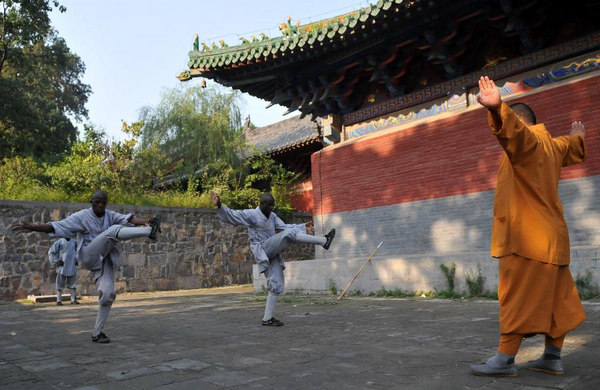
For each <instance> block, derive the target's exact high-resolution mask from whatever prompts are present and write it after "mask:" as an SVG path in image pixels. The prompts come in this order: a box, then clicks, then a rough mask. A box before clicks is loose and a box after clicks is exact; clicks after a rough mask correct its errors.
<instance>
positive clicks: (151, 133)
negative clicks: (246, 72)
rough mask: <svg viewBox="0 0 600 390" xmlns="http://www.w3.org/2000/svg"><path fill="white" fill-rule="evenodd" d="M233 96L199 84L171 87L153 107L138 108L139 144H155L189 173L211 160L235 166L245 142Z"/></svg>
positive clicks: (204, 165) (240, 160) (207, 164)
mask: <svg viewBox="0 0 600 390" xmlns="http://www.w3.org/2000/svg"><path fill="white" fill-rule="evenodd" d="M238 100H239V95H238V94H237V93H235V92H232V93H225V92H222V91H221V90H217V89H203V88H200V87H191V88H173V89H170V90H167V91H165V92H164V93H163V94H162V98H161V101H160V103H159V104H158V105H157V106H156V107H148V106H147V107H143V108H142V110H141V114H140V118H139V119H140V121H142V122H144V127H143V128H142V139H141V148H142V150H144V149H147V148H149V147H150V146H151V145H158V147H159V148H160V149H161V150H162V151H163V153H164V154H165V155H167V156H168V157H169V158H170V159H171V165H172V166H173V167H177V170H176V173H177V174H180V175H182V174H183V175H187V176H191V175H193V174H194V173H195V172H197V171H198V170H202V169H204V168H205V167H206V166H209V165H211V164H225V165H226V166H229V167H233V168H234V169H238V168H239V167H241V165H242V160H243V153H242V152H243V150H244V145H245V142H244V140H243V138H242V133H241V127H242V126H241V113H240V108H239V102H238Z"/></svg>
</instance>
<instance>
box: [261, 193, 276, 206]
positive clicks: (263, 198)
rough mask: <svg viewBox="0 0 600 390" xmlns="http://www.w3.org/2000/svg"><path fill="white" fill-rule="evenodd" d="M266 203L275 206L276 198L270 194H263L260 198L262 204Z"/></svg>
mask: <svg viewBox="0 0 600 390" xmlns="http://www.w3.org/2000/svg"><path fill="white" fill-rule="evenodd" d="M265 203H271V204H275V198H273V195H271V194H269V193H267V194H262V195H261V196H260V204H265Z"/></svg>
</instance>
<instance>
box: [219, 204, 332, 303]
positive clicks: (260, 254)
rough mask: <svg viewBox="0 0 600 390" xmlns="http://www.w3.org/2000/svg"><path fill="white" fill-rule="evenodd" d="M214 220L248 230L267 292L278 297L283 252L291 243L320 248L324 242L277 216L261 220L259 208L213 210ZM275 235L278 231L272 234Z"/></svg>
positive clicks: (281, 284) (280, 284) (282, 268)
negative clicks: (265, 280) (263, 275)
mask: <svg viewBox="0 0 600 390" xmlns="http://www.w3.org/2000/svg"><path fill="white" fill-rule="evenodd" d="M216 216H217V218H219V219H220V220H221V221H223V222H227V223H230V224H232V225H242V226H246V227H247V228H248V235H249V238H250V249H251V250H252V253H253V254H254V258H255V259H256V262H257V263H258V267H259V269H260V272H261V273H263V272H264V273H265V276H266V278H267V289H268V290H269V291H270V292H272V293H274V294H281V293H282V292H283V289H284V279H283V270H284V269H285V264H284V260H283V256H282V252H283V250H284V249H285V248H286V247H287V246H288V245H289V244H291V243H292V242H303V243H308V244H314V245H323V244H324V243H325V239H324V238H320V237H314V236H311V235H309V234H306V226H305V225H304V224H285V223H284V222H283V221H282V220H281V219H280V218H279V217H278V216H277V214H275V213H273V212H271V214H270V215H269V218H267V217H265V215H264V214H263V212H262V211H260V207H257V208H255V209H247V210H231V209H230V208H228V207H227V206H225V205H223V204H222V205H221V207H220V208H219V209H218V210H217V213H216ZM276 231H280V232H279V233H276Z"/></svg>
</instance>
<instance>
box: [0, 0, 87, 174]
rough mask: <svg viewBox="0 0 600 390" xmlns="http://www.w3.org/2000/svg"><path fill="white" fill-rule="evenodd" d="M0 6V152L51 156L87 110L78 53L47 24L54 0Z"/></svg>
mask: <svg viewBox="0 0 600 390" xmlns="http://www.w3.org/2000/svg"><path fill="white" fill-rule="evenodd" d="M1 4H2V8H0V23H1V25H0V158H5V157H11V156H32V157H34V158H36V159H40V160H43V161H48V162H53V161H56V159H57V158H58V157H60V156H61V154H62V153H64V152H65V151H67V150H69V147H70V146H71V144H72V143H73V142H74V141H75V140H76V136H77V129H76V128H75V126H74V125H73V124H72V123H71V120H70V119H69V118H70V117H72V118H74V119H75V120H81V119H82V118H84V117H86V116H87V110H86V109H85V103H86V101H87V99H88V96H89V94H90V93H91V89H90V87H89V86H88V85H86V84H83V83H82V82H81V80H80V78H81V77H82V76H83V73H84V71H85V65H84V64H83V62H82V61H81V59H80V58H79V57H78V56H77V55H75V54H73V53H71V51H70V50H69V48H68V46H67V45H66V43H65V41H64V40H63V39H62V38H60V37H59V36H58V35H57V34H56V32H55V31H54V30H53V29H52V27H51V25H50V19H49V16H48V13H49V12H50V11H51V10H52V8H53V6H54V7H58V8H59V9H60V10H61V11H63V12H64V10H65V9H64V7H62V6H60V4H59V3H58V2H57V1H48V0H27V1H25V0H11V1H8V0H3V1H2V2H1Z"/></svg>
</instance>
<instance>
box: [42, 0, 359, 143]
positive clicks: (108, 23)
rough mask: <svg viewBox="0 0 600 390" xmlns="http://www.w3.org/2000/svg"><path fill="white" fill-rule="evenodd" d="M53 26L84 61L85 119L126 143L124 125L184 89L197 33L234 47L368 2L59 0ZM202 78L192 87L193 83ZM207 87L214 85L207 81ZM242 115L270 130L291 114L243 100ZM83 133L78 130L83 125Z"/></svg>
mask: <svg viewBox="0 0 600 390" xmlns="http://www.w3.org/2000/svg"><path fill="white" fill-rule="evenodd" d="M59 1H60V3H61V4H62V5H64V6H66V8H67V11H66V12H65V13H60V12H58V11H57V10H55V11H53V12H52V14H51V15H50V16H51V20H52V25H53V26H54V28H55V29H56V30H57V31H58V34H59V35H60V36H61V37H62V38H64V39H65V41H66V42H67V45H68V46H69V48H70V50H71V51H72V52H73V53H75V54H77V55H78V56H79V57H80V58H81V59H82V60H83V62H84V63H85V65H86V71H85V74H84V76H83V82H85V83H86V84H89V85H90V86H91V88H92V94H91V96H90V97H89V99H88V102H87V104H86V108H87V109H88V111H89V118H88V120H86V121H84V122H85V123H91V124H93V125H95V126H97V127H99V128H100V129H103V130H104V131H105V132H106V134H107V135H108V136H109V137H111V138H114V139H117V140H122V139H124V138H125V134H123V133H122V132H121V121H122V120H125V121H127V122H129V123H131V122H134V121H136V120H137V119H138V116H139V112H140V109H141V108H142V107H144V106H156V105H157V104H158V103H159V102H160V97H161V93H162V92H163V91H165V90H166V89H170V88H174V87H178V86H181V82H180V81H179V80H178V79H177V78H176V75H177V74H178V73H179V72H181V71H184V70H186V69H187V62H188V53H189V51H190V50H192V43H193V40H194V35H195V34H198V36H199V38H200V42H206V43H207V44H210V42H211V41H214V42H217V41H219V40H220V39H223V40H225V42H227V43H228V44H229V45H230V46H233V45H237V44H239V43H240V41H239V38H240V37H245V38H249V37H250V35H252V34H255V35H258V34H259V33H261V32H264V33H265V34H267V35H269V36H278V35H280V33H279V30H278V29H277V26H278V25H279V24H280V23H282V22H284V21H286V20H287V17H288V16H291V17H292V23H295V22H296V20H300V22H301V23H302V24H304V23H308V22H314V21H317V20H321V19H325V18H328V17H332V16H336V15H340V14H343V13H346V12H350V11H352V10H355V9H358V8H360V7H364V6H367V5H368V4H369V3H370V2H369V0H279V1H276V0H271V1H266V0H252V1H247V0H229V1H224V0H221V1H219V0H195V1H192V0H168V1H167V0H59ZM199 82H200V78H194V79H192V80H190V81H187V82H186V83H188V84H190V83H191V84H193V85H196V84H197V83H199ZM207 82H208V86H209V87H211V86H213V85H214V84H213V82H212V81H210V80H207ZM242 100H243V106H242V109H243V112H244V117H246V115H250V118H251V120H252V122H253V123H254V124H255V125H257V126H265V125H268V124H271V123H274V122H278V121H280V120H283V119H285V118H289V117H291V116H293V114H289V115H288V116H285V117H284V116H282V115H283V113H284V112H285V110H286V108H284V107H281V106H274V107H271V108H269V109H266V108H265V107H266V105H267V104H268V103H267V102H266V101H264V100H261V99H258V98H254V97H252V96H249V95H247V94H244V95H243V99H242ZM79 127H80V128H81V127H82V126H81V124H79Z"/></svg>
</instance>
